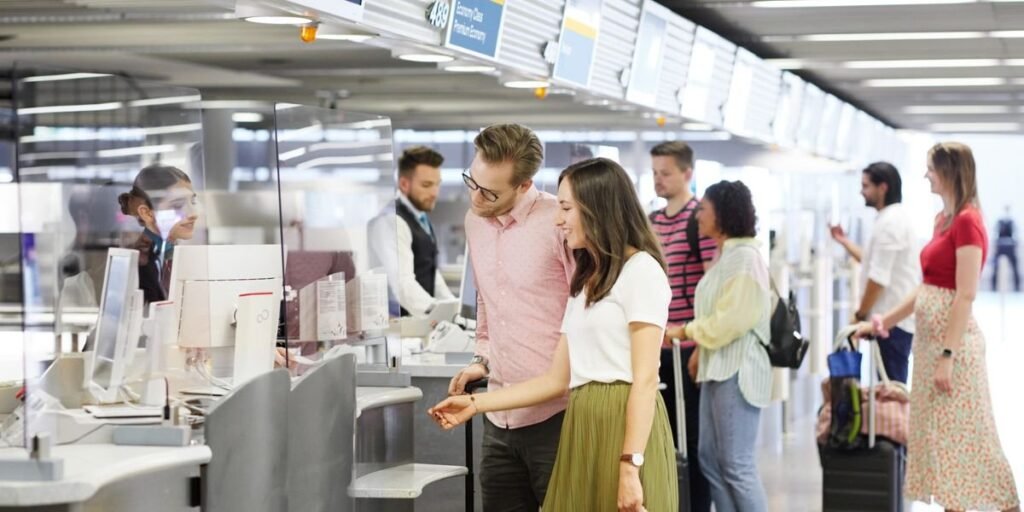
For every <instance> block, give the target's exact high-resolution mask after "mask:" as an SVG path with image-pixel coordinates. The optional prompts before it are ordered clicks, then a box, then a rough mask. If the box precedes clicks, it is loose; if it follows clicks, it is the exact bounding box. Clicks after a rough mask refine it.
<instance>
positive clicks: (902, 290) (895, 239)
mask: <svg viewBox="0 0 1024 512" xmlns="http://www.w3.org/2000/svg"><path fill="white" fill-rule="evenodd" d="M860 183H861V185H860V194H861V195H862V196H863V197H864V204H865V205H866V206H869V207H871V208H874V209H876V210H878V217H877V218H876V219H875V226H874V229H873V230H872V231H871V239H870V240H868V245H867V247H866V248H865V249H864V250H861V248H860V247H858V246H857V244H855V243H853V242H852V241H851V240H850V239H849V238H847V237H846V233H844V232H843V228H842V227H841V226H832V238H834V239H835V240H836V241H837V242H839V243H840V244H841V245H842V246H843V248H845V249H846V252H847V253H849V254H850V256H851V257H852V258H853V259H855V260H857V261H858V262H859V263H861V264H862V265H863V266H864V267H863V272H862V275H863V279H862V281H863V288H862V293H861V298H860V305H859V307H858V308H857V311H856V312H855V313H854V314H853V322H863V321H865V320H867V319H868V317H870V316H871V315H872V314H873V313H884V312H886V311H889V310H890V309H892V308H894V307H895V306H896V305H897V304H899V302H900V301H901V300H903V297H906V296H907V295H908V294H910V293H911V292H912V291H914V289H916V288H917V286H918V285H919V284H921V264H920V262H919V261H918V259H919V258H918V254H919V252H918V251H917V249H916V247H915V244H914V228H913V222H912V221H911V219H910V212H909V211H907V209H906V207H904V206H903V204H902V201H903V182H902V180H901V179H900V173H899V171H897V170H896V168H895V167H893V165H892V164H890V163H888V162H875V163H873V164H871V165H869V166H867V167H866V168H865V169H864V171H863V172H862V173H861V182H860ZM913 340H914V316H913V315H910V316H908V317H907V318H905V319H903V320H902V321H901V322H900V323H899V324H898V325H896V326H895V327H893V328H892V329H891V330H890V331H889V338H888V339H887V340H885V342H884V343H879V344H878V347H879V350H881V353H882V363H883V364H884V365H885V371H886V373H887V374H888V375H889V378H890V379H892V380H894V381H898V382H904V383H905V382H907V377H908V376H909V375H908V374H909V367H910V350H911V345H912V344H913Z"/></svg>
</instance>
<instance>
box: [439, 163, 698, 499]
mask: <svg viewBox="0 0 1024 512" xmlns="http://www.w3.org/2000/svg"><path fill="white" fill-rule="evenodd" d="M558 201H559V205H560V208H561V211H560V212H559V214H558V218H557V223H558V227H559V228H561V230H562V231H563V233H564V234H565V239H566V244H567V245H568V247H569V248H570V249H572V250H573V253H574V256H575V260H576V271H575V274H574V275H573V278H572V282H571V284H570V294H569V295H570V296H569V302H568V305H567V307H566V310H565V316H564V319H563V322H562V338H561V341H560V342H559V344H558V349H557V350H556V352H555V357H554V360H553V361H552V364H551V366H550V368H549V369H548V371H547V373H546V374H545V375H543V376H540V377H537V378H535V379H533V380H530V381H527V382H523V383H521V384H518V385H515V386H510V387H507V388H504V389H501V390H499V391H495V392H491V393H481V394H478V395H458V396H453V397H450V398H448V399H446V400H444V401H443V402H441V403H439V404H437V405H436V406H434V407H433V408H432V409H431V410H430V414H431V415H433V417H434V418H435V420H436V421H437V422H438V423H439V424H440V425H441V426H442V427H443V428H445V429H450V428H453V427H455V426H456V425H460V424H462V423H465V422H466V421H468V420H469V419H470V418H472V417H473V415H475V414H478V413H484V412H489V411H501V410H508V409H515V408H519V407H525V406H529V405H533V404H539V403H542V402H546V401H548V400H552V399H554V398H557V397H559V396H562V395H563V394H564V393H565V392H566V390H567V389H568V390H569V391H570V394H569V407H568V409H567V410H566V415H565V420H564V422H563V424H562V431H561V436H560V440H559V447H558V455H557V457H556V460H555V466H554V470H553V472H552V475H551V480H550V483H549V484H548V490H547V495H546V496H545V499H544V505H543V507H542V509H543V510H544V512H569V511H571V512H575V511H578V510H586V511H588V512H590V511H592V512H605V511H616V510H617V511H641V510H651V511H657V512H670V511H676V510H678V509H679V505H678V503H679V497H678V484H677V477H676V464H675V451H674V448H673V443H672V437H671V436H672V434H671V431H670V430H669V424H668V414H667V413H666V410H665V404H664V402H662V400H661V395H660V394H659V393H658V364H659V362H660V360H661V340H662V335H663V332H664V330H665V323H666V322H667V321H668V306H669V302H670V301H671V299H672V291H671V288H669V283H668V276H667V275H666V274H665V263H664V259H663V257H662V254H661V248H660V247H661V246H660V243H659V242H658V239H657V237H656V236H655V235H654V232H653V231H652V230H651V227H650V224H649V223H648V221H647V216H646V215H644V212H643V209H642V208H641V207H640V202H639V200H638V199H637V195H636V191H635V190H634V188H633V184H632V182H631V181H630V180H629V177H628V175H627V174H626V172H625V171H624V170H623V169H622V167H620V166H619V165H618V164H617V163H615V162H613V161H611V160H608V159H604V158H594V159H590V160H585V161H582V162H579V163H576V164H573V165H572V166H570V167H569V168H567V169H566V170H565V171H563V172H562V175H561V177H560V178H559V184H558Z"/></svg>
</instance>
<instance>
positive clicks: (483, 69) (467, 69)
mask: <svg viewBox="0 0 1024 512" xmlns="http://www.w3.org/2000/svg"><path fill="white" fill-rule="evenodd" d="M444 70H445V71H451V72H452V73H490V72H492V71H494V70H495V68H494V66H477V65H465V66H461V65H460V66H447V67H445V68H444Z"/></svg>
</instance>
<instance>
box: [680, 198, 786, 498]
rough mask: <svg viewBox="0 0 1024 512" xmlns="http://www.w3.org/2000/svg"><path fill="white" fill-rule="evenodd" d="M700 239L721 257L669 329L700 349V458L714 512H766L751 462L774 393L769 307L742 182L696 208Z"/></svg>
mask: <svg viewBox="0 0 1024 512" xmlns="http://www.w3.org/2000/svg"><path fill="white" fill-rule="evenodd" d="M697 223H698V227H699V230H700V234H701V236H708V237H711V238H712V239H714V240H715V242H716V244H717V245H718V253H719V259H718V261H717V262H716V263H715V265H714V266H713V267H711V269H710V270H709V271H708V272H707V274H705V275H704V278H703V279H701V281H700V283H699V284H698V285H697V292H696V296H695V306H696V317H695V319H694V320H693V321H692V322H690V323H688V324H685V325H682V326H679V327H676V328H674V329H670V330H669V332H668V333H667V336H668V337H670V338H679V339H691V340H694V341H696V342H697V345H698V347H699V351H700V357H699V366H698V371H697V381H698V382H701V383H703V386H702V390H701V397H700V433H701V435H700V439H699V441H698V442H699V445H698V456H699V458H700V464H701V467H702V468H703V469H704V474H705V476H707V479H708V482H709V483H710V484H711V499H712V501H714V503H715V510H717V511H718V512H733V511H740V512H763V511H767V510H768V508H767V503H766V501H767V500H766V498H765V493H764V487H763V486H762V485H761V479H760V477H759V476H758V472H757V461H756V460H755V452H756V446H755V443H756V441H757V429H758V424H759V420H760V416H761V408H763V407H765V406H767V405H768V402H769V400H770V393H771V380H772V373H771V363H769V361H768V353H767V351H765V348H764V344H766V343H768V340H769V327H768V323H769V318H770V316H771V315H770V312H771V306H770V304H771V301H770V297H771V294H770V291H769V281H768V267H767V265H766V264H765V262H764V259H763V258H762V257H761V252H760V249H759V244H758V242H757V241H756V240H754V236H755V231H756V230H755V225H756V223H757V215H756V213H755V211H754V204H753V201H752V200H751V197H750V190H749V189H748V188H747V186H746V185H744V184H743V182H740V181H733V182H729V181H722V182H719V183H716V184H714V185H712V186H711V187H709V188H708V190H707V192H705V194H704V199H703V201H701V205H700V207H699V208H698V209H697Z"/></svg>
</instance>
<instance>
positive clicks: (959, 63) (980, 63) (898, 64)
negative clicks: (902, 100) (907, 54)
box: [841, 59, 1001, 69]
mask: <svg viewBox="0 0 1024 512" xmlns="http://www.w3.org/2000/svg"><path fill="white" fill-rule="evenodd" d="M1000 64H1001V62H1000V60H999V59H918V60H852V61H848V62H843V63H842V64H841V66H842V67H844V68H847V69H903V68H986V67H995V66H999V65H1000Z"/></svg>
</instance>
